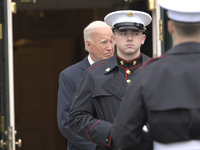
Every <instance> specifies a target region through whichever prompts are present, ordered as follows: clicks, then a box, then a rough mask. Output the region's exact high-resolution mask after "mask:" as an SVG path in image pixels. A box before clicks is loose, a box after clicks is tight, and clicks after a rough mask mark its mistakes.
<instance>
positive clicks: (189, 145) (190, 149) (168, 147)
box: [153, 140, 200, 150]
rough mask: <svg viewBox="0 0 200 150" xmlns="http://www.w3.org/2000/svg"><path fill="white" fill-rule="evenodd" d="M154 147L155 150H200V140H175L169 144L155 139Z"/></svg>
mask: <svg viewBox="0 0 200 150" xmlns="http://www.w3.org/2000/svg"><path fill="white" fill-rule="evenodd" d="M153 149H154V150H200V140H191V141H184V142H175V143H169V144H163V143H159V142H156V141H154V142H153Z"/></svg>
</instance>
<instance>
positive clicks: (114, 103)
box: [69, 54, 149, 149]
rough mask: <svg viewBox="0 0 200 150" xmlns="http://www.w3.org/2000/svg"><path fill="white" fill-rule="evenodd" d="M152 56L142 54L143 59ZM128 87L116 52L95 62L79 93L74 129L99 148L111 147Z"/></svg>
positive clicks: (72, 112)
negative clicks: (114, 127) (111, 130)
mask: <svg viewBox="0 0 200 150" xmlns="http://www.w3.org/2000/svg"><path fill="white" fill-rule="evenodd" d="M148 59H149V57H148V56H146V55H144V54H142V62H145V61H147V60H148ZM134 75H135V74H133V76H134ZM132 80H134V79H133V78H132ZM126 86H127V82H126V80H125V77H124V75H123V74H122V73H121V72H120V71H119V67H118V62H117V57H116V55H114V56H113V57H111V58H108V59H106V60H102V61H99V62H97V63H95V64H93V65H92V66H91V67H90V68H89V69H88V70H87V72H86V74H85V75H84V77H83V78H82V80H81V82H80V84H79V86H78V88H77V91H76V93H75V96H74V100H73V103H72V107H71V110H70V115H69V127H70V129H72V130H73V131H74V132H76V133H77V134H79V135H80V136H81V137H83V138H85V139H88V140H90V141H91V142H93V143H96V144H97V145H98V148H97V149H105V148H106V146H107V147H109V146H110V144H111V143H110V142H111V140H110V139H111V137H110V136H109V135H110V134H109V132H110V129H111V127H112V123H113V120H114V117H115V115H116V113H117V111H118V107H119V105H120V103H121V101H122V97H123V95H124V93H125V88H126Z"/></svg>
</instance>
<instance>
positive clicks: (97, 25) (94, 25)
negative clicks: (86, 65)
mask: <svg viewBox="0 0 200 150" xmlns="http://www.w3.org/2000/svg"><path fill="white" fill-rule="evenodd" d="M102 28H110V29H111V27H110V26H108V25H107V24H106V23H105V22H104V21H93V22H91V23H90V24H89V25H88V26H87V27H86V28H85V29H84V30H83V38H84V42H85V41H86V40H88V41H92V34H93V33H94V32H95V31H98V29H102ZM85 50H86V51H87V47H86V46H85Z"/></svg>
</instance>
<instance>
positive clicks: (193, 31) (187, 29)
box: [174, 21, 200, 37]
mask: <svg viewBox="0 0 200 150" xmlns="http://www.w3.org/2000/svg"><path fill="white" fill-rule="evenodd" d="M174 26H175V27H176V30H177V32H178V34H179V35H181V36H186V37H192V36H198V35H199V34H200V22H197V23H188V22H178V21H174Z"/></svg>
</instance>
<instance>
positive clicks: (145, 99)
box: [111, 0, 200, 150]
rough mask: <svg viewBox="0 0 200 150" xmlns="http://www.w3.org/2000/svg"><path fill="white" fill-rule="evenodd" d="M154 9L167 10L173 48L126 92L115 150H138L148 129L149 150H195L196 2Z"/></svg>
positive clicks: (198, 134)
mask: <svg viewBox="0 0 200 150" xmlns="http://www.w3.org/2000/svg"><path fill="white" fill-rule="evenodd" d="M158 3H159V4H160V5H161V6H162V7H163V8H165V9H167V10H168V17H169V18H170V20H169V22H168V29H169V32H170V33H171V34H172V37H173V40H174V46H173V47H172V48H171V49H170V50H169V51H167V53H166V54H164V55H163V56H161V57H160V58H155V59H151V60H149V61H148V62H147V63H146V64H145V65H143V66H142V67H141V68H140V69H141V71H140V72H139V73H138V74H137V77H136V78H135V80H134V81H133V82H131V83H130V85H129V86H128V88H127V90H126V92H125V96H124V98H123V101H122V103H121V105H120V108H119V111H118V114H117V116H116V120H115V121H114V125H113V128H112V130H111V134H112V136H113V143H114V144H115V145H116V147H117V149H126V150H127V149H130V150H132V149H137V146H138V145H139V144H140V143H142V142H143V141H144V136H143V134H142V127H143V125H144V124H146V123H148V125H149V133H150V137H151V138H152V139H153V141H154V142H153V149H154V150H199V149H200V130H199V127H200V92H199V89H200V78H199V73H200V70H199V68H200V67H199V64H200V59H199V58H200V8H199V6H198V4H199V0H190V1H188V0H167V1H166V0H159V1H158ZM186 27H188V28H187V31H186V30H184V28H186Z"/></svg>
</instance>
